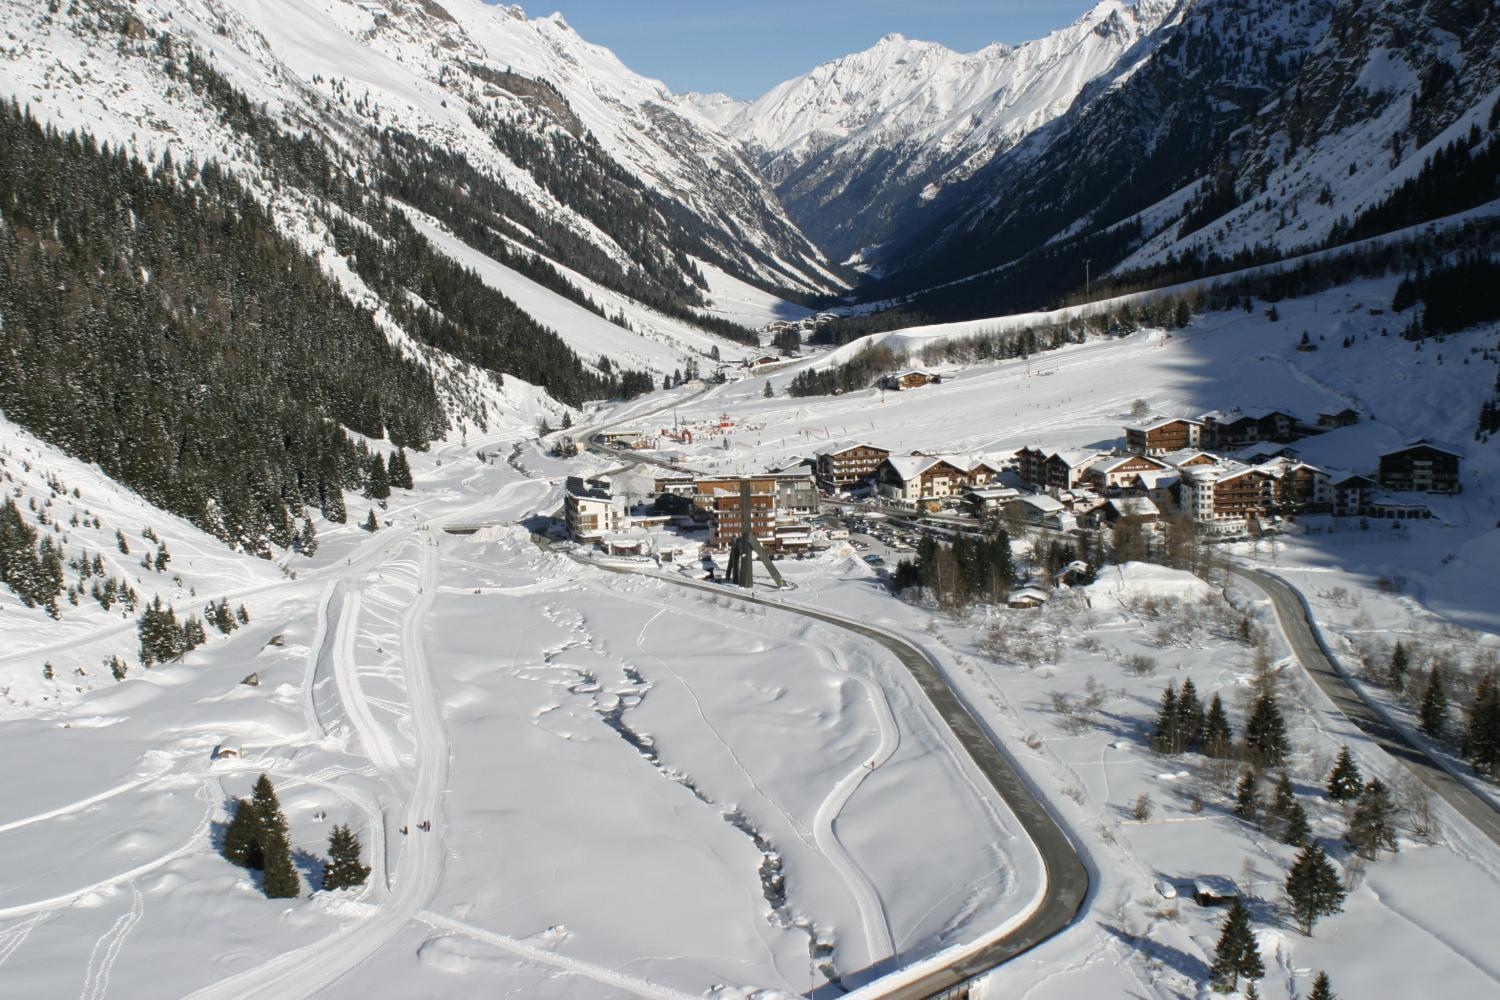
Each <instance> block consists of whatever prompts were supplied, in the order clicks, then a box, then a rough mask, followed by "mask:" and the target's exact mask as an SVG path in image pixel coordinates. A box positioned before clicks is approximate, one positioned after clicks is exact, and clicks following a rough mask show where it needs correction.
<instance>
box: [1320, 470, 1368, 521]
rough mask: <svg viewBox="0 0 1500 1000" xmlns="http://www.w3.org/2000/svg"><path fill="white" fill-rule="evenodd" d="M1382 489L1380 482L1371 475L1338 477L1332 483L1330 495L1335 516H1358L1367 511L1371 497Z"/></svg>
mask: <svg viewBox="0 0 1500 1000" xmlns="http://www.w3.org/2000/svg"><path fill="white" fill-rule="evenodd" d="M1379 489H1380V484H1379V483H1377V482H1376V481H1375V480H1373V479H1371V478H1370V477H1369V476H1358V475H1350V476H1343V477H1341V478H1339V479H1336V480H1335V481H1334V482H1333V483H1332V484H1330V497H1331V503H1332V506H1333V514H1334V516H1335V517H1357V516H1359V515H1361V514H1363V513H1364V512H1365V509H1366V508H1367V507H1368V505H1369V502H1370V497H1371V495H1372V494H1374V493H1375V491H1377V490H1379Z"/></svg>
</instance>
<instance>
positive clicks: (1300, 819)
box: [1278, 799, 1312, 847]
mask: <svg viewBox="0 0 1500 1000" xmlns="http://www.w3.org/2000/svg"><path fill="white" fill-rule="evenodd" d="M1311 835H1312V825H1311V824H1310V823H1308V821H1307V810H1306V809H1304V808H1303V807H1302V803H1301V801H1299V800H1298V799H1292V801H1291V804H1289V805H1288V806H1287V807H1286V814H1285V815H1284V816H1282V817H1281V836H1280V838H1278V839H1280V841H1281V842H1282V843H1283V844H1287V845H1289V846H1291V847H1301V846H1302V845H1303V844H1305V843H1307V838H1308V837H1309V836H1311Z"/></svg>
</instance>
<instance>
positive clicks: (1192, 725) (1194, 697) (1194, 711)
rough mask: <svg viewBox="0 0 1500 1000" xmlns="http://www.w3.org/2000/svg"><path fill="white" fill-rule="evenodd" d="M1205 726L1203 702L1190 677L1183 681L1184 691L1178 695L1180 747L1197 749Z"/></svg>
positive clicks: (1178, 744) (1201, 740) (1178, 740)
mask: <svg viewBox="0 0 1500 1000" xmlns="http://www.w3.org/2000/svg"><path fill="white" fill-rule="evenodd" d="M1203 726H1204V717H1203V702H1202V700H1201V699H1199V697H1198V689H1197V688H1196V687H1194V685H1193V679H1192V678H1191V677H1189V678H1188V679H1187V680H1185V681H1183V682H1182V691H1181V692H1180V693H1179V694H1178V695H1177V747H1178V749H1180V750H1197V749H1198V746H1199V744H1201V743H1202V742H1203Z"/></svg>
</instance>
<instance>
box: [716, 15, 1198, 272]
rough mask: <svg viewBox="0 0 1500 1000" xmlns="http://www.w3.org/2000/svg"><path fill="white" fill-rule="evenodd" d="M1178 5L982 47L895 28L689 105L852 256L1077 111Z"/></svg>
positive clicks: (1088, 20) (832, 245)
mask: <svg viewBox="0 0 1500 1000" xmlns="http://www.w3.org/2000/svg"><path fill="white" fill-rule="evenodd" d="M1171 9H1172V4H1170V3H1168V2H1166V0H1140V2H1139V3H1135V4H1127V3H1124V2H1121V0H1101V2H1100V3H1098V4H1097V5H1096V6H1094V7H1093V8H1092V9H1090V10H1088V11H1087V12H1085V13H1084V14H1083V15H1082V16H1081V17H1080V18H1078V20H1076V21H1074V22H1073V23H1072V24H1070V25H1067V26H1066V27H1064V28H1061V29H1059V30H1057V31H1055V32H1053V33H1051V34H1049V35H1047V36H1046V37H1045V38H1041V39H1037V40H1035V41H1031V42H1026V43H1024V44H1021V45H1003V44H999V43H995V44H992V45H989V46H986V47H985V48H983V49H980V50H979V51H978V52H972V53H959V52H954V51H952V50H950V49H948V48H946V47H944V46H942V45H939V44H937V43H934V42H924V41H917V40H912V39H908V38H905V37H903V36H902V35H899V34H892V35H887V36H886V37H885V38H882V39H881V40H880V41H879V42H878V43H877V44H876V45H875V46H874V47H873V48H870V49H868V50H866V51H864V52H858V53H855V54H853V55H849V56H845V57H843V58H840V59H836V60H833V61H832V62H828V63H825V64H823V65H821V66H818V67H817V68H815V69H813V70H812V71H810V72H808V73H806V74H804V75H802V76H800V77H797V78H796V79H793V80H788V81H786V82H785V83H782V84H780V85H778V86H776V87H775V88H773V89H772V90H771V91H770V92H769V93H767V94H766V95H765V96H763V97H761V98H760V99H759V100H757V101H755V102H753V103H751V104H748V105H744V106H738V105H736V104H735V103H734V102H732V101H731V100H730V99H728V98H725V97H724V96H723V95H717V94H710V95H692V96H691V100H692V101H693V103H695V104H696V105H697V106H698V107H699V109H700V110H702V111H703V113H704V114H706V115H709V116H710V117H712V118H714V119H716V120H718V121H721V122H722V123H723V124H724V127H725V128H726V129H727V130H728V131H729V132H730V133H731V134H733V135H735V136H737V137H739V138H740V139H742V140H744V142H745V143H746V144H747V145H748V146H749V147H750V148H751V149H752V150H754V151H755V152H757V153H758V154H759V155H760V157H761V159H762V163H763V169H764V170H765V171H766V173H767V176H769V177H770V178H771V179H772V180H773V181H774V182H775V183H776V185H777V190H778V191H779V192H780V193H781V195H782V198H783V200H784V201H785V202H786V204H787V207H788V209H789V211H791V212H792V214H793V216H794V217H796V218H797V219H798V220H799V222H801V223H802V225H803V226H804V228H806V229H807V231H808V232H810V233H813V234H814V235H815V236H816V237H818V238H819V239H820V240H822V241H823V242H824V245H825V246H826V247H828V248H829V249H830V250H831V251H832V252H834V253H836V254H847V253H850V252H852V251H854V250H857V249H859V248H861V247H863V246H865V245H868V244H871V243H879V242H882V241H883V240H884V239H886V237H887V235H888V233H889V228H890V227H891V226H893V225H895V224H897V223H898V222H901V221H903V216H904V215H905V214H906V213H910V212H913V211H915V210H917V209H919V208H920V206H921V205H923V204H925V203H926V202H927V201H929V200H931V198H932V197H933V196H934V195H935V194H936V193H937V192H938V191H940V190H941V189H942V188H943V187H945V186H946V185H948V184H950V183H952V182H954V181H955V180H959V179H962V178H964V177H967V176H969V175H970V174H972V173H973V172H974V171H975V170H976V169H978V168H979V167H981V166H983V165H984V164H985V163H987V162H989V160H990V159H991V158H993V157H994V156H995V155H996V154H997V153H998V152H1001V151H1003V150H1005V149H1008V148H1009V147H1011V146H1013V145H1014V144H1015V143H1016V142H1017V141H1018V140H1019V139H1020V138H1021V137H1023V136H1025V135H1026V134H1028V133H1029V132H1031V131H1032V130H1034V129H1035V128H1037V127H1038V126H1040V125H1042V124H1044V123H1046V122H1047V121H1050V120H1051V119H1053V118H1055V117H1056V116H1058V115H1060V114H1062V113H1063V112H1065V111H1066V110H1067V109H1068V107H1069V106H1070V105H1071V104H1072V103H1073V101H1074V99H1075V98H1076V97H1077V96H1078V94H1079V92H1080V91H1081V90H1082V89H1083V88H1084V87H1085V86H1086V85H1087V84H1088V83H1089V82H1090V81H1091V80H1094V79H1095V78H1096V77H1098V76H1099V75H1100V74H1101V73H1104V72H1106V71H1107V70H1109V69H1110V68H1111V67H1113V66H1115V64H1116V63H1117V62H1118V61H1119V60H1120V58H1121V56H1122V55H1124V54H1125V53H1126V52H1128V51H1130V49H1131V48H1132V47H1133V46H1135V45H1136V44H1137V43H1138V42H1139V41H1140V40H1141V39H1142V38H1143V37H1145V36H1146V35H1148V34H1149V33H1150V32H1151V31H1152V30H1153V29H1155V28H1156V26H1157V25H1158V24H1160V23H1161V21H1162V20H1163V18H1164V17H1166V16H1168V15H1169V13H1170V11H1171Z"/></svg>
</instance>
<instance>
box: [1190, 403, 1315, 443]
mask: <svg viewBox="0 0 1500 1000" xmlns="http://www.w3.org/2000/svg"><path fill="white" fill-rule="evenodd" d="M1199 419H1200V420H1201V421H1202V422H1203V444H1204V446H1205V447H1209V448H1216V449H1218V450H1219V451H1235V450H1237V449H1239V448H1243V447H1245V446H1246V445H1251V444H1255V443H1256V442H1259V441H1281V442H1286V441H1295V440H1296V439H1297V438H1298V437H1299V436H1300V434H1299V424H1298V421H1297V418H1296V417H1294V416H1292V415H1291V414H1290V413H1286V412H1284V411H1282V410H1251V411H1249V412H1246V411H1243V410H1229V411H1225V410H1210V411H1209V412H1208V413H1205V414H1203V415H1202V416H1201V417H1199Z"/></svg>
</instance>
